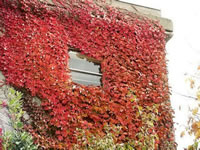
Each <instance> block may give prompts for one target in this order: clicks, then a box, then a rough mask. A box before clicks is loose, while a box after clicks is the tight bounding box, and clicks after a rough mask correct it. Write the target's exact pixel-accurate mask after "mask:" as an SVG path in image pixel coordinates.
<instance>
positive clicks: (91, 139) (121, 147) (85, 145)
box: [73, 126, 134, 150]
mask: <svg viewBox="0 0 200 150" xmlns="http://www.w3.org/2000/svg"><path fill="white" fill-rule="evenodd" d="M77 131H78V132H79V133H81V134H80V135H79V136H78V142H80V143H82V144H81V145H78V144H77V145H75V146H74V148H73V149H74V150H77V149H82V150H94V149H95V150H105V149H111V150H112V149H113V150H114V149H115V150H134V148H133V147H132V146H131V145H128V144H123V143H122V144H116V143H115V139H116V137H115V136H114V135H113V134H112V133H111V129H110V127H109V126H106V127H105V131H106V133H105V135H104V136H103V137H100V136H98V135H97V136H94V135H89V136H88V135H86V132H85V131H84V130H83V131H82V130H81V129H77ZM119 131H120V128H119V127H115V132H118V133H119Z"/></svg>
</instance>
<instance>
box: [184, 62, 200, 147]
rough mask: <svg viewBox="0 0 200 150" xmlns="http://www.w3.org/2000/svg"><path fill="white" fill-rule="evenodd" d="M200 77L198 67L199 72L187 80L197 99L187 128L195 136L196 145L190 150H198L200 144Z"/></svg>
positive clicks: (199, 69)
mask: <svg viewBox="0 0 200 150" xmlns="http://www.w3.org/2000/svg"><path fill="white" fill-rule="evenodd" d="M199 76H200V66H199V67H198V70H197V71H196V73H195V74H194V75H192V76H191V77H190V78H188V79H187V81H189V83H190V88H191V89H192V90H194V91H195V93H196V95H195V97H194V98H195V99H196V105H197V106H196V107H195V108H193V109H192V110H190V111H191V114H190V117H189V121H188V126H187V128H186V131H188V133H189V134H190V135H194V137H195V139H194V143H193V144H192V145H190V146H188V150H197V149H198V146H199V143H200V113H199V107H200V85H199V82H198V77H199ZM196 77H197V78H196ZM184 134H185V132H184V131H183V132H182V135H181V136H184Z"/></svg>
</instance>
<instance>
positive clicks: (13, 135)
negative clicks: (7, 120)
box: [2, 88, 37, 150]
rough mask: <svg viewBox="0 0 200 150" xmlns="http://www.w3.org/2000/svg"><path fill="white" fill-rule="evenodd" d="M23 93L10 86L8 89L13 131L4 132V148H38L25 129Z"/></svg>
mask: <svg viewBox="0 0 200 150" xmlns="http://www.w3.org/2000/svg"><path fill="white" fill-rule="evenodd" d="M21 97H22V93H20V92H18V91H15V90H14V89H13V88H10V89H9V91H8V98H9V101H8V104H7V106H8V110H9V115H10V116H11V126H12V127H13V128H14V130H13V131H6V132H5V133H4V134H3V143H2V145H3V149H4V150H7V149H16V150H17V149H20V150H28V149H30V150H37V146H36V145H35V144H34V143H33V139H32V136H31V135H30V134H29V133H27V132H25V131H23V130H22V128H23V123H22V122H21V118H22V116H23V114H24V111H23V110H22V101H21V100H20V99H21Z"/></svg>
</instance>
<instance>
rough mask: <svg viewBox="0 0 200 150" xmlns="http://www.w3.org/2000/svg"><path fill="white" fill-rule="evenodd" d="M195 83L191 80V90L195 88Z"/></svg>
mask: <svg viewBox="0 0 200 150" xmlns="http://www.w3.org/2000/svg"><path fill="white" fill-rule="evenodd" d="M194 83H195V82H194V80H192V79H191V80H190V88H191V89H193V88H194Z"/></svg>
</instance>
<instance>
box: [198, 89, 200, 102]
mask: <svg viewBox="0 0 200 150" xmlns="http://www.w3.org/2000/svg"><path fill="white" fill-rule="evenodd" d="M197 99H198V100H199V101H200V90H199V91H198V92H197Z"/></svg>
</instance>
